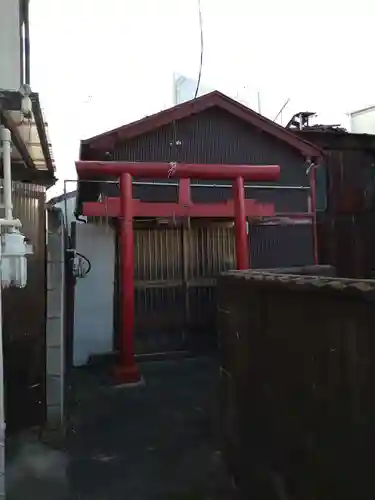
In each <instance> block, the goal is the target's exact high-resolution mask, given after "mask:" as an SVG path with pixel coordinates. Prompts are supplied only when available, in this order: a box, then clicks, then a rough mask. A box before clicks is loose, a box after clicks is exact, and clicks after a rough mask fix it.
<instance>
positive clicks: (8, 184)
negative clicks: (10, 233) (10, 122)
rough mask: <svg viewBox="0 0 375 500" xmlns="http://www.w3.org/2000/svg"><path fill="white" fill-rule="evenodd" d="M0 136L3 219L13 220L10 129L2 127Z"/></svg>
mask: <svg viewBox="0 0 375 500" xmlns="http://www.w3.org/2000/svg"><path fill="white" fill-rule="evenodd" d="M1 132H2V133H1V136H2V140H3V176H4V206H5V219H6V220H7V221H12V220H13V205H12V156H11V154H12V136H11V133H10V130H8V129H7V128H5V127H2V130H1Z"/></svg>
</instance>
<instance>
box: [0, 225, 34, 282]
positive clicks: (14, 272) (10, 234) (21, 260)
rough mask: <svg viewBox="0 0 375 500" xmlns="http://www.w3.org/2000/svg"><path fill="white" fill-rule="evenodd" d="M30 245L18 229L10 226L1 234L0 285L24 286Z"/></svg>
mask: <svg viewBox="0 0 375 500" xmlns="http://www.w3.org/2000/svg"><path fill="white" fill-rule="evenodd" d="M31 253H32V248H31V245H29V244H28V243H27V242H26V239H25V236H24V235H23V234H21V233H20V232H19V231H18V229H16V228H12V229H9V230H8V231H7V232H4V233H3V234H2V235H1V286H2V287H3V288H8V287H10V286H14V287H18V288H24V287H25V286H26V283H27V259H26V256H27V255H30V254H31Z"/></svg>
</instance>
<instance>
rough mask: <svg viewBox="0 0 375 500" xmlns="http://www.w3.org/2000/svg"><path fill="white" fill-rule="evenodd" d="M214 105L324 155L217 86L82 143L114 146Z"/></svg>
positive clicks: (302, 149) (308, 152)
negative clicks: (213, 89) (188, 99)
mask: <svg viewBox="0 0 375 500" xmlns="http://www.w3.org/2000/svg"><path fill="white" fill-rule="evenodd" d="M212 107H218V108H220V109H223V110H225V111H227V112H228V113H230V114H232V115H233V116H236V117H237V118H239V119H240V120H243V121H244V122H246V123H248V124H250V125H253V126H255V127H257V128H258V129H260V130H262V131H263V132H265V133H268V134H270V135H272V136H274V137H275V138H277V139H280V140H281V141H284V142H285V143H287V144H289V145H290V146H292V147H294V148H295V149H297V150H299V151H300V152H301V153H302V154H303V155H306V156H311V157H316V156H322V154H323V153H322V150H321V149H320V148H319V147H318V146H315V145H314V144H312V143H310V142H308V141H305V140H304V139H302V138H300V137H298V136H296V135H295V134H293V133H292V132H290V131H289V130H287V129H285V128H284V127H281V126H280V125H278V124H277V123H275V122H273V121H272V120H269V119H268V118H266V117H264V116H262V115H260V114H259V113H256V112H255V111H253V110H252V109H250V108H248V107H246V106H244V105H243V104H241V103H239V102H237V101H235V100H234V99H231V98H230V97H228V96H226V95H224V94H222V93H221V92H218V91H217V90H215V91H214V92H210V93H209V94H205V95H203V96H201V97H198V98H197V99H193V100H191V101H187V102H184V103H182V104H178V105H177V106H174V107H172V108H169V109H166V110H163V111H160V112H159V113H156V114H154V115H150V116H146V117H145V118H142V119H141V120H138V121H136V122H133V123H129V124H127V125H123V126H122V127H118V128H116V129H114V130H110V131H109V132H105V133H103V134H100V135H96V136H94V137H91V138H90V139H85V140H83V141H81V144H82V145H87V146H89V147H90V148H93V149H104V148H106V149H111V148H113V147H114V146H115V144H116V143H117V142H118V141H121V140H126V139H131V138H133V137H136V136H139V135H142V134H145V133H147V132H151V131H152V130H155V129H156V128H159V127H161V126H163V125H167V124H168V123H171V122H173V121H177V120H181V119H182V118H186V117H188V116H191V115H193V114H197V113H201V112H202V111H205V110H207V109H209V108H212Z"/></svg>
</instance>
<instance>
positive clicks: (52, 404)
mask: <svg viewBox="0 0 375 500" xmlns="http://www.w3.org/2000/svg"><path fill="white" fill-rule="evenodd" d="M64 252H65V250H64V226H63V221H62V213H61V212H60V211H58V210H51V211H48V239H47V326H46V356H47V361H46V366H47V373H46V396H47V422H48V424H49V426H50V427H51V428H53V427H60V425H61V424H62V423H63V417H64V378H65V377H64V375H65V342H64V338H65V336H64V296H65V295H64V294H65V288H64V284H65V260H64Z"/></svg>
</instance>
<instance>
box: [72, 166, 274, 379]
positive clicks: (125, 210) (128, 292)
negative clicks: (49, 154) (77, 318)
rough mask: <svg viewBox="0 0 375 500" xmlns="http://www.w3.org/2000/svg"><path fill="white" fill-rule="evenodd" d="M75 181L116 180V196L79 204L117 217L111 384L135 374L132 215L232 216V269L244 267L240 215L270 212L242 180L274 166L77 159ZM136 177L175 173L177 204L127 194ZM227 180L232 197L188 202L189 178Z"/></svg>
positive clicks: (268, 175)
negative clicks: (118, 300)
mask: <svg viewBox="0 0 375 500" xmlns="http://www.w3.org/2000/svg"><path fill="white" fill-rule="evenodd" d="M76 168H77V173H78V179H79V180H90V179H95V178H98V177H99V178H100V179H102V178H108V177H110V178H113V177H117V178H119V179H120V199H119V200H118V199H116V198H115V199H113V198H112V199H111V198H109V199H108V202H89V203H84V204H83V214H84V215H86V216H103V215H108V216H110V217H117V218H119V219H120V220H121V224H120V253H121V258H120V280H121V281H120V282H121V296H122V315H121V333H120V339H121V341H120V363H119V365H118V366H116V368H115V371H114V376H115V380H116V382H117V383H120V384H126V383H134V382H137V381H139V380H140V378H141V375H140V371H139V368H138V366H137V364H136V362H135V358H134V247H133V245H134V234H133V217H136V216H138V217H140V216H148V217H175V216H185V217H228V218H232V217H234V219H235V243H236V261H237V269H247V268H248V267H249V256H248V239H247V232H246V217H259V216H272V215H274V207H273V205H271V204H267V205H260V204H257V203H256V201H254V200H246V199H245V189H244V181H253V182H254V181H257V182H262V181H263V182H271V181H277V180H278V179H279V177H280V167H279V166H278V165H222V164H218V165H211V164H208V165H200V164H182V163H158V162H155V163H138V162H98V161H77V162H76ZM133 177H134V178H140V179H167V178H177V179H180V181H179V201H178V203H148V202H141V201H140V200H134V199H133V192H132V187H133V186H132V181H133ZM191 178H193V179H202V180H231V181H232V185H233V201H230V202H226V203H214V204H212V203H210V204H203V203H199V204H194V203H192V202H191V197H190V179H191Z"/></svg>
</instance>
